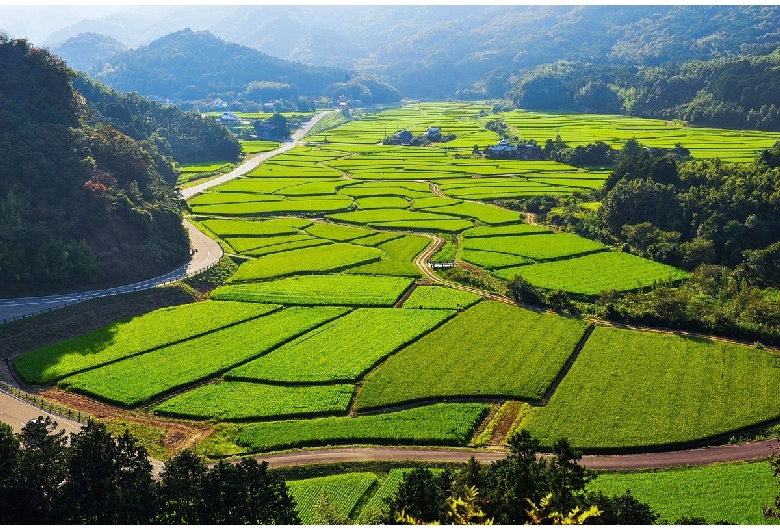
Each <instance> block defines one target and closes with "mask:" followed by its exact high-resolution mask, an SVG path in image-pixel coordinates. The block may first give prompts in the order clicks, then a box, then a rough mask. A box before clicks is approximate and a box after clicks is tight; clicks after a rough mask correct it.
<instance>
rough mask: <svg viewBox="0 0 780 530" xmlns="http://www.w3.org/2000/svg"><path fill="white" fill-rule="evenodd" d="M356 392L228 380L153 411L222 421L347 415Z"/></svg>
mask: <svg viewBox="0 0 780 530" xmlns="http://www.w3.org/2000/svg"><path fill="white" fill-rule="evenodd" d="M353 392H354V386H353V385H318V386H278V385H262V384H256V383H247V382H243V381H225V382H222V383H217V384H214V385H204V386H200V387H198V388H196V389H195V390H190V391H188V392H185V393H183V394H180V395H178V396H175V397H173V398H171V399H169V400H166V401H164V402H163V403H161V404H160V405H157V406H156V407H154V412H155V413H156V414H161V415H164V416H176V417H179V418H189V419H216V420H221V421H236V420H265V419H279V418H285V417H296V416H301V417H303V416H313V415H317V414H320V415H324V414H339V413H343V414H346V413H347V409H348V408H349V402H350V399H351V398H352V393H353Z"/></svg>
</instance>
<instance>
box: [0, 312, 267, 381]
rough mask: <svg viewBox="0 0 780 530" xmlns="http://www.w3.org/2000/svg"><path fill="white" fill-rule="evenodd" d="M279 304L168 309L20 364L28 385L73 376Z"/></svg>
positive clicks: (242, 319) (66, 343) (29, 356)
mask: <svg viewBox="0 0 780 530" xmlns="http://www.w3.org/2000/svg"><path fill="white" fill-rule="evenodd" d="M278 307H279V306H272V305H260V304H242V303H238V302H213V301H205V302H200V303H197V304H188V305H183V306H175V307H165V308H163V309H158V310H157V311H152V312H151V313H147V314H145V315H142V316H139V317H136V318H132V319H128V320H122V321H119V322H116V323H115V324H111V325H110V326H106V327H104V328H101V329H98V330H96V331H92V332H90V333H86V334H84V335H79V336H78V337H74V338H72V339H69V340H66V341H63V342H59V343H57V344H53V345H51V346H46V347H44V348H40V349H37V350H33V351H31V352H29V353H27V354H25V355H23V356H22V357H19V358H17V359H16V360H15V361H14V368H15V369H16V371H17V372H18V373H19V374H20V375H21V376H22V377H23V378H24V379H25V380H26V381H28V382H30V383H34V384H43V383H50V382H52V381H57V380H58V379H62V378H63V377H66V376H68V375H71V374H75V373H77V372H81V371H84V370H88V369H90V368H95V367H97V366H101V365H104V364H108V363H111V362H114V361H117V360H119V359H124V358H126V357H130V356H132V355H136V354H139V353H142V352H145V351H151V350H154V349H157V348H161V347H163V346H167V345H169V344H174V343H177V342H181V341H185V340H187V339H191V338H193V337H196V336H198V335H202V334H206V333H209V332H212V331H215V330H219V329H222V328H226V327H228V326H231V325H235V324H238V323H240V322H246V321H248V320H251V319H254V318H258V317H260V316H262V315H264V314H266V313H269V312H271V311H274V310H275V309H278Z"/></svg>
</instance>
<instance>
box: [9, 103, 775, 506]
mask: <svg viewBox="0 0 780 530" xmlns="http://www.w3.org/2000/svg"><path fill="white" fill-rule="evenodd" d="M489 112H490V109H489V108H488V107H487V106H485V105H480V104H472V103H423V104H415V105H409V106H405V107H403V108H399V109H392V110H388V111H384V112H382V113H379V114H375V115H368V116H366V117H365V118H363V119H360V120H355V121H352V122H349V123H347V124H345V125H343V126H341V127H339V128H337V129H334V130H330V131H327V132H325V133H318V134H315V135H312V136H311V137H310V138H309V139H308V140H310V141H312V142H313V144H309V146H308V147H296V148H295V149H292V150H290V151H288V152H286V153H284V154H283V155H280V156H277V157H274V158H273V159H272V160H271V161H268V162H265V163H263V164H262V165H260V166H258V167H257V168H256V169H255V170H253V171H252V172H251V173H250V174H249V175H247V176H245V177H242V178H239V179H236V180H233V181H231V182H228V183H225V184H222V185H220V186H218V187H216V188H215V189H213V190H211V191H210V192H208V193H204V194H202V195H200V196H198V197H196V198H194V199H192V200H191V202H190V205H191V207H192V210H193V212H194V213H195V214H196V216H197V219H196V222H197V223H199V224H200V225H201V226H203V227H204V230H206V231H207V233H209V234H210V235H213V236H214V237H215V238H219V240H220V243H221V244H222V245H223V247H224V248H225V250H226V252H228V253H237V254H241V256H240V258H241V259H242V260H244V261H242V262H241V265H240V266H239V268H238V270H237V272H236V273H235V274H234V275H233V277H232V278H230V280H229V281H228V282H227V284H226V285H224V286H223V287H220V288H218V289H215V290H214V291H213V292H212V293H211V297H212V300H211V301H208V302H202V303H199V304H193V305H192V306H183V307H181V308H175V309H170V310H162V311H160V312H155V313H150V314H148V315H145V316H143V317H139V318H138V319H134V320H132V321H128V322H121V323H118V324H117V325H115V326H110V327H108V328H105V329H103V330H99V331H97V332H93V333H92V334H88V335H85V336H83V337H79V338H77V339H72V340H71V341H68V342H65V343H62V344H59V345H55V346H52V347H49V348H43V349H42V350H39V351H36V352H31V353H30V354H28V355H27V356H24V357H21V358H19V359H17V361H15V366H16V368H17V370H18V371H19V373H21V374H22V375H23V376H24V377H25V378H26V379H27V380H28V381H29V382H32V383H37V384H41V383H50V382H58V383H59V384H60V385H61V386H62V387H66V388H69V389H71V390H74V391H76V392H80V393H83V394H86V395H89V396H92V397H95V398H97V399H100V400H103V401H106V402H110V403H114V404H118V405H121V406H124V407H138V406H147V405H148V406H150V407H152V408H153V409H154V411H155V413H157V414H161V415H172V416H177V417H186V418H193V419H205V420H208V421H212V422H218V424H217V428H216V429H215V432H216V433H218V434H215V435H214V438H213V439H212V440H211V441H210V440H206V441H204V442H203V447H204V448H211V449H204V451H209V450H213V448H215V447H217V446H218V443H221V442H224V444H226V445H225V447H227V449H224V450H225V451H233V453H231V454H234V453H244V452H249V451H268V450H276V449H286V448H293V447H307V446H316V445H325V444H341V443H344V444H360V443H379V444H421V445H465V444H466V443H468V442H469V440H470V438H471V435H472V433H473V432H474V429H475V428H476V426H477V425H478V424H479V423H480V421H481V420H482V418H483V417H484V415H485V414H486V412H487V410H488V409H489V408H490V407H491V406H492V404H493V403H497V402H501V401H505V400H513V401H512V403H514V404H516V406H515V409H522V411H523V414H524V416H523V418H521V422H520V423H519V424H518V426H520V425H521V424H522V425H523V426H526V427H528V428H530V429H531V430H532V432H533V433H534V434H535V435H537V436H539V437H541V439H542V440H543V442H544V443H545V444H550V443H552V442H553V441H555V440H556V439H557V438H558V437H559V436H567V437H568V438H569V440H570V441H571V442H572V443H573V444H574V445H575V446H579V447H592V448H598V449H602V450H603V449H608V450H611V449H613V448H618V447H621V448H622V447H625V446H629V447H644V446H653V447H658V446H663V445H666V444H675V443H682V442H687V441H691V440H700V439H703V438H707V437H710V436H715V435H723V434H728V433H729V432H730V431H733V430H739V429H743V428H745V427H748V426H751V425H755V424H756V423H760V422H763V421H768V420H773V419H778V418H780V412H778V410H777V400H776V396H777V395H778V392H777V391H778V388H777V387H778V382H777V381H778V380H780V378H778V377H777V374H776V373H775V372H776V370H777V368H776V367H777V366H780V361H778V360H777V357H776V356H774V355H773V354H771V353H768V352H762V351H758V350H756V349H752V348H746V347H738V346H728V345H723V344H715V343H710V342H707V341H701V340H693V339H685V338H680V337H671V336H666V335H654V334H647V333H637V332H631V331H626V330H607V329H605V328H596V330H595V331H594V332H593V334H592V335H591V336H590V337H589V338H588V339H587V341H584V347H583V349H582V351H581V352H580V353H579V357H577V360H576V362H574V364H573V366H572V368H571V371H569V372H568V373H567V374H565V377H563V375H564V374H563V372H562V368H563V367H564V365H565V363H566V361H567V359H570V358H571V357H570V356H571V355H572V354H573V352H575V350H576V348H577V347H578V345H579V344H580V343H581V342H583V340H582V339H584V337H587V333H588V324H587V323H586V322H584V321H583V320H578V319H574V318H563V317H559V316H555V315H552V314H545V313H537V312H532V311H527V310H524V309H519V308H517V307H514V306H510V305H506V304H502V303H498V302H492V301H484V300H482V299H481V297H480V296H478V295H475V294H471V293H468V292H465V291H460V290H454V289H450V288H446V287H442V286H429V285H417V286H414V290H413V291H412V293H411V295H410V296H409V298H408V299H407V300H405V302H404V304H403V308H391V306H394V305H395V304H396V303H397V302H398V301H399V300H400V299H401V297H402V295H403V294H404V293H405V292H407V290H408V289H410V288H411V287H412V282H413V281H414V280H415V279H418V278H420V277H421V276H422V273H421V271H420V270H419V269H418V268H417V267H416V266H415V264H414V260H415V258H416V257H417V256H419V255H420V254H421V252H423V250H424V249H425V248H426V247H427V246H428V245H429V244H431V241H432V238H431V237H429V236H430V235H432V234H438V235H440V236H442V237H443V238H444V239H445V241H446V244H445V246H444V247H443V248H442V249H441V250H439V251H438V253H437V254H436V255H435V256H434V257H433V258H431V261H448V262H449V261H457V262H458V263H460V264H461V265H462V264H463V262H465V263H470V264H473V265H476V266H477V267H482V268H484V269H486V270H487V271H488V272H489V273H490V274H492V275H493V277H494V278H490V281H491V282H495V283H496V285H499V286H500V285H501V281H500V280H506V281H509V280H511V279H512V278H513V277H514V276H515V275H516V274H519V275H521V276H523V277H524V278H525V279H527V280H528V281H529V282H531V284H533V285H536V286H539V287H543V288H546V289H551V290H557V289H562V290H564V291H566V292H568V293H571V294H574V295H581V296H595V295H598V294H599V293H600V292H601V291H602V290H608V289H617V290H622V291H627V290H633V289H637V288H639V287H645V286H648V285H651V284H652V283H653V282H654V281H666V280H668V279H672V280H679V279H682V278H684V277H685V273H684V272H682V271H679V270H677V269H674V268H671V267H667V266H665V265H660V264H658V263H654V262H651V261H648V260H644V259H641V258H638V257H635V256H631V255H628V254H622V253H617V252H611V251H609V250H608V249H607V248H606V247H604V246H603V245H601V244H599V243H596V242H594V241H590V240H587V239H583V238H579V237H577V236H574V235H571V234H559V233H554V232H552V231H551V230H549V229H547V228H544V227H539V226H534V225H528V224H525V223H523V222H521V214H520V213H519V212H516V211H510V210H506V209H501V208H498V207H496V206H493V205H488V204H485V203H481V202H473V201H483V200H490V199H516V198H518V197H527V196H533V195H544V194H570V193H572V192H573V191H576V190H583V189H587V188H595V187H598V186H600V185H601V182H602V181H603V180H604V179H605V178H606V176H607V174H608V173H606V172H603V171H583V170H579V169H576V168H572V167H569V166H565V165H563V164H557V163H553V162H547V161H496V160H484V159H480V158H475V157H472V156H471V153H472V150H473V146H474V145H475V144H478V145H479V146H480V147H481V148H484V147H485V146H486V145H488V144H493V143H496V142H497V141H498V137H497V136H496V135H495V134H494V133H492V132H490V131H486V130H485V129H484V123H485V121H486V120H487V119H493V118H495V116H492V115H490V114H489ZM486 113H487V114H488V115H487V116H485V114H486ZM503 117H504V119H506V121H507V123H509V124H510V126H513V127H516V128H517V131H518V133H520V136H522V137H523V138H526V139H530V138H534V139H537V140H539V141H540V142H541V143H543V142H544V140H545V139H546V138H547V137H550V138H554V136H555V132H557V131H560V132H561V135H562V137H563V139H564V140H565V141H567V142H568V143H569V144H570V145H581V144H583V143H587V142H589V141H595V140H597V139H598V140H606V141H608V142H610V143H613V145H619V144H620V143H621V142H622V141H623V139H624V138H626V137H633V136H636V137H637V138H638V139H639V140H640V141H642V142H643V143H646V145H658V146H667V147H671V146H672V145H673V144H674V143H676V142H677V141H681V142H682V144H683V145H684V146H686V147H688V148H690V149H691V150H692V151H693V153H694V155H695V156H712V155H713V154H714V153H722V154H725V155H726V156H727V157H728V159H729V160H740V159H745V158H752V156H753V155H754V153H755V151H756V149H760V148H761V147H762V146H763V147H768V146H770V145H772V143H773V142H774V139H771V140H770V139H768V136H767V137H766V138H765V135H763V134H755V135H754V134H746V135H745V134H741V133H736V132H735V133H723V136H722V138H723V141H722V142H721V141H720V140H721V137H720V136H718V134H720V133H718V132H717V131H715V132H713V131H707V130H703V129H699V130H690V129H686V128H680V127H678V126H676V125H673V126H670V125H667V124H665V123H664V124H663V125H662V126H661V125H659V124H658V123H655V122H652V121H648V120H644V121H636V120H634V119H633V118H624V117H609V116H606V117H588V116H579V117H577V116H573V115H549V114H548V115H541V114H534V113H523V112H516V113H509V114H506V115H504V116H503ZM428 126H439V127H441V128H442V130H443V131H445V132H453V133H454V134H456V135H457V139H456V140H454V141H452V142H449V143H447V144H442V145H437V146H436V145H435V146H433V147H428V148H422V147H420V148H417V147H402V146H383V145H379V142H381V140H382V139H383V138H384V137H385V134H386V131H387V132H390V131H395V130H396V129H397V128H407V129H408V130H410V131H412V132H413V133H415V134H422V133H423V132H424V131H425V129H426V128H427V127H428ZM577 127H579V129H577ZM587 127H591V130H590V131H588V130H586V129H587ZM666 133H674V134H671V135H669V136H666ZM546 135H549V136H546ZM589 135H590V136H589ZM627 135H628V136H627ZM707 135H710V136H707ZM324 136H327V137H328V143H327V144H326V143H319V144H318V143H317V142H321V141H322V140H323V139H324ZM765 141H766V144H764V142H765ZM434 191H435V192H436V194H434ZM440 192H441V193H442V194H444V196H439V195H437V194H439V193H440ZM410 232H411V233H410ZM464 267H468V268H469V269H470V270H472V271H474V267H471V266H468V265H465V266H464ZM479 272H480V271H475V272H474V273H475V274H476V273H479ZM480 274H481V273H480ZM499 294H501V293H500V289H499ZM218 300H219V301H218ZM238 301H241V302H238ZM280 305H283V306H292V307H288V308H286V309H285V308H282V307H280ZM558 376H561V377H563V379H562V381H561V384H560V386H558V387H557V389H556V390H555V392H554V393H552V396H551V398H550V400H549V402H548V403H546V405H544V403H545V401H546V398H547V397H548V396H546V395H545V393H546V392H547V391H548V389H550V388H551V385H552V384H553V381H555V380H556V377H558ZM179 392H180V393H179ZM451 399H456V400H458V401H472V403H444V402H443V401H446V400H451ZM352 400H354V403H352V406H353V411H352V412H353V413H354V412H357V415H356V416H355V417H349V416H347V412H348V410H350V404H351V401H352ZM527 402H531V403H532V404H534V405H535V407H534V408H532V407H531V405H529V404H528V403H527ZM423 403H425V404H429V403H435V404H433V405H427V406H416V407H414V408H405V409H404V410H401V411H395V412H392V413H383V414H379V413H376V414H372V413H371V412H372V411H373V412H378V411H379V410H382V409H383V408H384V407H391V408H392V407H394V408H398V407H410V406H412V405H420V404H423ZM542 405H543V406H542ZM513 410H514V409H513ZM529 410H530V412H528V411H529ZM526 412H528V413H527V414H526ZM248 421H253V422H255V423H251V424H249V423H246V422H248ZM219 437H223V438H219ZM218 438H219V442H216V441H213V440H216V439H218ZM483 438H484V436H483ZM220 450H222V449H220ZM208 454H212V453H208ZM220 454H221V453H220ZM214 456H218V454H216V453H214ZM383 487H384V486H383ZM388 487H390V486H388ZM380 489H381V488H380ZM307 502H308V501H307ZM377 502H379V501H377ZM349 513H350V514H351V515H352V516H357V515H358V514H355V513H352V512H349Z"/></svg>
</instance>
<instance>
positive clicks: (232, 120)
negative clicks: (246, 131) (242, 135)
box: [218, 112, 241, 125]
mask: <svg viewBox="0 0 780 530" xmlns="http://www.w3.org/2000/svg"><path fill="white" fill-rule="evenodd" d="M218 119H219V121H220V122H222V123H224V124H233V125H235V124H239V123H241V118H239V117H238V116H236V115H235V114H233V113H232V112H223V113H222V115H221V116H220V117H219V118H218Z"/></svg>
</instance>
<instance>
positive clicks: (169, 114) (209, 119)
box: [73, 75, 241, 164]
mask: <svg viewBox="0 0 780 530" xmlns="http://www.w3.org/2000/svg"><path fill="white" fill-rule="evenodd" d="M73 85H74V87H75V88H76V89H77V90H78V91H79V92H80V93H81V94H82V95H83V96H84V97H85V98H86V99H87V101H88V102H89V103H90V107H91V108H92V121H94V122H100V123H109V124H111V125H113V126H114V127H116V128H117V129H119V130H120V131H122V132H123V133H124V134H126V135H128V136H130V137H131V138H133V139H135V140H143V139H145V138H151V139H152V141H153V142H154V145H155V147H156V148H157V149H158V150H159V151H160V153H161V154H162V155H164V156H166V157H169V158H172V159H174V160H176V162H178V163H180V164H187V163H195V162H206V161H209V160H231V161H235V160H238V156H239V155H240V154H241V146H240V145H239V143H238V141H237V140H236V139H235V137H234V136H233V135H232V134H230V132H229V131H228V130H227V129H226V128H225V127H223V126H222V125H221V124H220V123H219V122H218V121H217V120H216V118H214V117H213V116H203V115H201V114H199V113H197V112H184V111H182V110H180V109H179V108H178V107H175V106H173V105H162V104H160V103H157V102H155V101H150V100H148V99H146V98H144V97H142V96H140V95H138V94H137V93H129V94H125V93H122V92H118V91H116V90H113V89H111V88H108V87H106V86H104V85H103V84H101V83H99V82H96V81H93V80H91V79H89V78H88V77H86V76H84V75H79V76H78V77H76V78H75V79H74V80H73Z"/></svg>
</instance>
